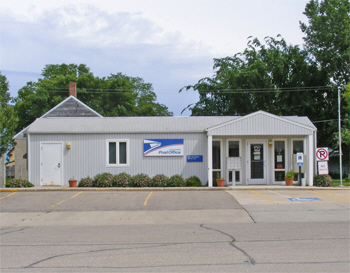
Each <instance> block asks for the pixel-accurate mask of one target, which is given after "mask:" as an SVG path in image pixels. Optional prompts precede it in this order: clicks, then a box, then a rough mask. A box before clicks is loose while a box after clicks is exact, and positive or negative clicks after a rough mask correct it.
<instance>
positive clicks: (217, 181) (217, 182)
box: [216, 179, 225, 187]
mask: <svg viewBox="0 0 350 273" xmlns="http://www.w3.org/2000/svg"><path fill="white" fill-rule="evenodd" d="M216 184H217V186H218V187H224V186H225V179H216Z"/></svg>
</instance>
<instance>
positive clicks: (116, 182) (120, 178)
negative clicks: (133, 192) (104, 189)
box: [112, 173, 133, 187]
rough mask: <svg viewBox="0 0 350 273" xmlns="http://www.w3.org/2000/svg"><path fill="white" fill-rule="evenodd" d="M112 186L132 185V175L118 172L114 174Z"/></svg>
mask: <svg viewBox="0 0 350 273" xmlns="http://www.w3.org/2000/svg"><path fill="white" fill-rule="evenodd" d="M112 185H113V187H132V186H133V183H132V177H131V175H130V174H127V173H119V174H116V175H114V177H113V181H112Z"/></svg>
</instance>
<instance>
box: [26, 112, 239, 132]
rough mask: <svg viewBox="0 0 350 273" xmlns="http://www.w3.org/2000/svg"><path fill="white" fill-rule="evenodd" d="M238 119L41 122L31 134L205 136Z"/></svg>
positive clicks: (56, 120)
mask: <svg viewBox="0 0 350 273" xmlns="http://www.w3.org/2000/svg"><path fill="white" fill-rule="evenodd" d="M237 118H239V117H233V116H217V117H104V118H38V119H36V120H35V121H34V122H33V123H32V124H31V125H30V127H29V128H28V130H27V133H30V134H33V133H35V134H47V133H53V134H58V133H62V134H67V133H72V134H77V133H184V132H205V131H206V129H207V128H210V127H212V126H215V125H218V124H222V123H225V122H227V121H230V120H234V119H237Z"/></svg>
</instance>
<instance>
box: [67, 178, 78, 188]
mask: <svg viewBox="0 0 350 273" xmlns="http://www.w3.org/2000/svg"><path fill="white" fill-rule="evenodd" d="M68 182H69V187H71V188H74V187H76V186H77V182H78V180H68Z"/></svg>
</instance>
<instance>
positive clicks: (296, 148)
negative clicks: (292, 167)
mask: <svg viewBox="0 0 350 273" xmlns="http://www.w3.org/2000/svg"><path fill="white" fill-rule="evenodd" d="M292 148H293V154H297V153H303V154H304V153H305V152H304V140H302V139H294V140H293V147H292ZM301 177H302V178H304V177H305V174H304V173H302V174H301ZM298 179H299V174H297V173H296V174H295V175H294V181H298Z"/></svg>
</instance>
